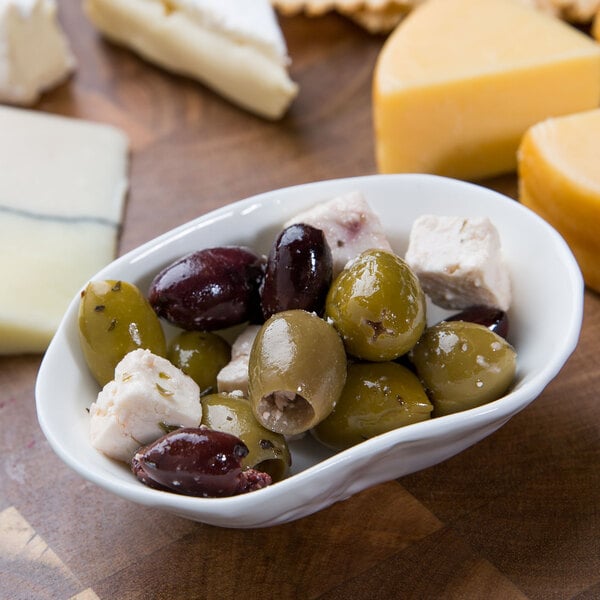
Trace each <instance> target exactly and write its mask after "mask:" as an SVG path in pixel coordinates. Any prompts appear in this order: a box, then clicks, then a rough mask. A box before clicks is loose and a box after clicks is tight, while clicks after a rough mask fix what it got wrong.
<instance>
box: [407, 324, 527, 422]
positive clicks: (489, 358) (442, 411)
mask: <svg viewBox="0 0 600 600" xmlns="http://www.w3.org/2000/svg"><path fill="white" fill-rule="evenodd" d="M410 359H411V361H412V362H413V364H414V365H415V367H416V369H417V373H418V376H419V378H420V379H421V381H422V382H423V385H424V386H425V389H426V390H427V393H428V395H429V397H430V398H431V401H432V402H433V405H434V416H441V415H447V414H450V413H455V412H459V411H462V410H466V409H468V408H473V407H475V406H480V405H482V404H486V403H487V402H491V401H492V400H497V399H498V398H500V397H501V396H502V395H503V394H504V393H505V392H506V390H507V389H508V388H509V386H510V385H511V383H512V381H513V379H514V377H515V371H516V352H515V350H514V348H513V347H512V346H511V345H510V344H509V343H508V342H507V341H506V340H505V339H504V338H501V337H500V336H499V335H497V334H496V333H494V332H493V331H490V330H489V329H488V328H487V327H485V326H484V325H479V324H477V323H468V322H466V321H442V322H441V323H438V324H437V325H434V326H433V327H429V328H428V329H427V330H426V331H425V333H424V334H423V336H422V338H421V339H420V340H419V343H418V344H417V345H416V346H415V347H414V348H413V350H411V352H410Z"/></svg>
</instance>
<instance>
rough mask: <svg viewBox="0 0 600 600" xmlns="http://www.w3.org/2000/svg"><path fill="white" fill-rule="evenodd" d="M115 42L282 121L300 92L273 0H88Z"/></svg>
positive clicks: (97, 21) (91, 11) (88, 7)
mask: <svg viewBox="0 0 600 600" xmlns="http://www.w3.org/2000/svg"><path fill="white" fill-rule="evenodd" d="M84 6H85V9H86V13H87V15H88V17H89V18H90V20H91V21H92V23H94V25H95V26H96V27H97V28H98V29H99V30H100V31H101V32H102V33H103V34H104V35H105V36H106V37H107V38H109V39H110V40H112V41H114V42H116V43H118V44H121V45H123V46H126V47H128V48H130V49H131V50H133V51H135V52H136V53H137V54H139V55H140V56H142V57H143V58H145V59H146V60H148V61H150V62H153V63H155V64H157V65H159V66H161V67H163V68H165V69H168V70H170V71H172V72H174V73H178V74H181V75H185V76H187V77H191V78H194V79H197V80H199V81H201V82H202V83H204V84H205V85H207V86H208V87H210V88H212V89H213V90H215V91H216V92H218V93H219V94H221V95H222V96H224V97H225V98H227V99H229V100H230V101H231V102H233V103H235V104H237V105H239V106H241V107H243V108H244V109H246V110H249V111H251V112H254V113H256V114H258V115H260V116H262V117H265V118H270V119H278V118H280V117H281V116H283V114H284V113H285V112H286V110H287V109H288V107H289V105H290V103H291V102H292V100H293V99H294V97H295V96H296V94H297V91H298V86H297V85H296V84H295V83H294V82H293V81H292V80H291V79H290V77H289V74H288V71H287V67H288V64H289V58H288V55H287V47H286V44H285V40H284V38H283V34H282V33H281V29H280V28H279V24H278V22H277V17H276V15H275V12H274V10H273V8H272V7H271V5H270V3H269V1H268V0H85V5H84Z"/></svg>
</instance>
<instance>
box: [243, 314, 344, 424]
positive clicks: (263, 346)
mask: <svg viewBox="0 0 600 600" xmlns="http://www.w3.org/2000/svg"><path fill="white" fill-rule="evenodd" d="M248 377H249V379H248V384H249V397H250V403H251V404H252V408H253V410H254V415H255V416H256V418H257V419H258V421H259V422H260V423H262V425H264V426H265V427H266V428H267V429H270V430H272V431H276V432H278V433H282V434H285V435H295V434H298V433H302V432H304V431H308V430H309V429H310V428H311V427H314V426H315V425H316V424H317V423H319V422H320V421H322V420H323V419H324V418H325V417H326V416H327V415H328V414H329V413H330V412H331V411H332V409H333V406H334V405H335V403H336V402H337V399H338V398H339V395H340V393H341V391H342V388H343V386H344V383H345V381H346V354H345V352H344V345H343V343H342V340H341V339H340V336H339V335H338V334H337V332H336V331H335V329H334V328H333V327H332V326H331V325H330V324H329V323H327V322H326V321H324V320H323V319H321V318H319V317H318V316H317V315H315V314H314V313H309V312H306V311H304V310H289V311H283V312H280V313H276V314H275V315H273V316H272V317H271V318H269V320H268V321H267V322H266V323H265V324H264V325H263V326H262V327H261V329H260V330H259V332H258V334H257V336H256V339H255V340H254V344H253V346H252V350H251V352H250V362H249V369H248Z"/></svg>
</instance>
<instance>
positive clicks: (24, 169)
mask: <svg viewBox="0 0 600 600" xmlns="http://www.w3.org/2000/svg"><path fill="white" fill-rule="evenodd" d="M0 131H1V132H2V135H1V136H0V173H1V174H2V176H1V177H0V273H2V280H3V292H2V294H0V354H16V353H31V352H33V353H35V352H41V351H43V350H44V349H45V348H46V346H47V345H48V342H49V341H50V339H51V337H52V335H53V334H54V332H55V330H56V328H57V326H58V324H59V322H60V320H61V318H62V315H63V313H64V312H65V310H66V309H67V307H68V304H69V301H70V300H71V299H72V298H73V297H74V296H75V295H76V294H77V292H78V291H79V289H80V288H81V287H83V286H84V285H85V283H86V282H87V279H88V278H89V277H92V276H93V275H94V274H95V273H96V272H97V271H98V270H100V269H101V268H102V267H103V266H105V265H106V264H107V263H109V262H110V261H111V260H112V259H113V258H114V256H115V253H116V244H117V239H118V238H117V236H118V232H119V227H120V223H121V218H122V209H123V202H124V198H125V193H126V189H127V152H128V141H127V139H126V138H125V136H124V134H123V133H121V132H120V131H119V130H117V129H114V128H112V127H109V126H106V125H100V124H95V123H89V122H84V121H79V120H75V119H68V118H66V117H58V116H50V115H45V114H42V113H38V112H34V111H29V110H24V109H18V108H8V107H0Z"/></svg>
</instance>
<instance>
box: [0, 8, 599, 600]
mask: <svg viewBox="0 0 600 600" xmlns="http://www.w3.org/2000/svg"><path fill="white" fill-rule="evenodd" d="M59 8H60V19H61V21H62V23H63V25H64V27H65V29H66V31H67V33H68V35H69V38H70V41H71V44H72V47H73V50H74V53H75V54H76V56H77V59H78V62H79V68H78V71H77V74H76V75H75V77H74V78H73V79H72V80H71V81H70V82H68V83H67V84H65V85H63V86H61V87H60V88H58V89H56V90H54V91H52V92H51V93H48V94H47V95H46V96H45V97H44V98H43V100H42V101H41V102H40V103H39V104H38V105H37V106H36V107H35V108H36V109H38V110H41V111H46V112H50V113H60V114H65V115H71V116H77V117H83V118H88V119H93V120H97V121H100V122H106V123H112V124H115V125H118V126H119V127H121V128H123V129H124V130H125V131H126V132H127V134H128V135H129V137H130V139H131V144H132V153H131V167H130V183H131V190H130V194H129V198H128V204H127V210H126V215H125V222H124V229H123V234H122V239H121V246H120V252H125V251H127V250H130V249H132V248H134V247H135V246H137V245H138V244H140V243H142V242H145V241H147V240H149V239H151V238H153V237H154V236H156V235H158V234H160V233H162V232H165V231H167V230H168V229H170V228H172V227H174V226H176V225H179V224H181V223H184V222H185V221H187V220H189V219H192V218H194V217H196V216H198V215H201V214H203V213H205V212H207V211H209V210H211V209H214V208H216V207H219V206H222V205H223V204H225V203H228V202H230V201H234V200H239V199H241V198H244V197H246V196H249V195H252V194H254V193H257V192H262V191H266V190H269V189H273V188H277V187H281V186H287V185H291V184H297V183H303V182H308V181H313V180H320V179H328V178H334V177H340V176H352V175H363V174H372V173H374V172H375V164H374V158H373V135H372V123H371V110H370V86H371V76H372V71H373V66H374V63H375V60H376V57H377V54H378V51H379V49H380V47H381V44H382V42H383V38H381V37H374V36H370V35H369V34H367V33H365V32H364V31H363V30H361V29H359V28H358V27H356V26H355V25H353V24H351V23H350V22H348V21H346V20H344V19H343V18H341V17H338V16H328V17H325V18H322V19H319V20H314V21H309V20H306V19H304V18H300V17H294V18H286V19H282V26H283V29H284V32H285V35H286V37H287V41H288V46H289V51H290V54H291V56H292V58H293V66H292V68H291V72H292V76H293V78H294V79H295V80H296V81H297V82H298V83H299V84H300V88H301V91H300V94H299V96H298V98H297V101H296V102H295V104H294V106H293V108H292V110H291V111H290V113H289V115H288V116H287V117H286V118H285V119H283V120H282V121H281V122H277V123H270V122H265V121H263V120H261V119H259V118H256V117H253V116H251V115H249V114H247V113H245V112H243V111H241V110H239V109H237V108H235V107H233V106H231V105H229V104H227V103H226V102H225V101H223V100H222V99H221V98H219V97H218V96H216V95H215V94H213V93H212V92H210V91H209V90H207V89H205V88H203V87H202V86H200V85H198V84H196V83H193V82H190V81H187V80H184V79H182V78H178V77H173V76H170V75H169V74H167V73H165V72H162V71H160V70H158V69H156V68H154V67H152V66H150V65H148V64H146V63H144V62H142V61H141V60H139V59H138V58H136V57H135V56H133V55H132V54H131V53H129V52H127V51H125V50H123V49H120V48H117V47H115V46H113V45H111V44H108V43H106V42H105V41H103V40H102V39H101V38H99V36H98V35H97V34H96V33H95V32H94V30H93V29H92V27H91V26H90V25H89V24H88V23H87V21H86V20H85V18H84V16H83V15H82V12H81V8H80V3H79V2H77V1H76V0H62V1H61V3H60V5H59ZM487 184H488V185H490V186H492V187H494V188H496V189H499V190H501V191H504V192H506V193H508V194H511V195H514V193H515V180H514V178H513V177H506V178H502V179H498V180H495V181H493V182H487ZM524 260H526V257H524ZM552 326H553V323H548V327H552ZM599 331H600V297H599V296H598V295H597V294H594V293H592V292H589V291H587V292H586V295H585V315H584V323H583V330H582V334H581V339H580V343H579V346H578V349H577V350H576V351H575V353H574V355H573V356H572V358H571V359H570V360H569V362H568V363H567V365H566V366H565V367H564V369H563V370H562V372H561V373H560V374H559V376H558V377H557V378H556V379H555V380H554V381H553V382H552V383H551V384H550V385H549V386H548V388H547V389H546V390H545V392H544V393H543V394H542V395H541V396H540V397H539V398H538V399H537V400H536V401H535V402H534V403H533V404H531V405H530V406H529V407H528V408H527V409H526V410H524V411H522V412H521V413H520V414H518V415H517V416H516V417H514V418H513V419H512V420H511V421H510V422H509V423H508V424H506V425H505V426H504V427H503V428H502V429H500V430H499V431H498V432H496V433H495V434H493V435H492V436H490V437H489V438H487V439H486V440H484V441H482V442H480V443H479V444H477V445H476V446H475V447H472V448H471V449H469V450H467V451H465V452H463V453H462V454H460V455H458V456H456V457H454V458H452V459H451V460H448V461H446V462H444V463H442V464H440V465H437V466H435V467H432V468H429V469H427V470H425V471H423V472H420V473H416V474H414V475H411V476H407V477H403V478H402V479H401V480H398V481H392V482H390V483H387V484H383V485H379V486H377V487H375V488H372V489H369V490H367V491H365V492H363V493H361V494H359V495H357V496H355V497H353V498H351V499H349V500H347V501H345V502H342V503H339V504H336V505H334V506H332V507H330V508H328V509H326V510H324V511H322V512H320V513H318V514H315V515H312V516H310V517H307V518H305V519H302V520H300V521H296V522H293V523H289V524H286V525H282V526H278V527H273V528H268V529H258V530H228V529H220V528H216V527H212V526H208V525H203V524H200V523H195V522H192V521H187V520H184V519H181V518H178V517H174V516H170V515H167V514H164V513H162V512H159V511H157V510H152V509H147V508H142V507H139V506H137V505H134V504H132V503H129V502H127V501H124V500H121V499H118V498H116V497H114V496H112V495H111V494H109V493H107V492H104V491H103V490H101V489H99V488H97V487H95V486H94V485H92V484H89V483H86V482H85V481H84V480H83V479H81V478H80V477H79V476H78V475H76V474H74V473H73V472H72V471H70V470H69V469H68V468H67V467H66V466H65V465H64V464H63V463H62V462H61V461H60V460H59V459H58V458H57V456H55V455H54V454H53V452H52V451H51V450H50V448H49V445H48V443H47V442H46V441H45V438H44V436H43V434H42V432H41V430H40V428H39V426H38V423H37V419H36V413H35V402H34V384H35V378H36V373H37V369H38V367H39V364H40V360H41V357H39V356H18V357H3V358H0V419H1V425H2V426H1V429H0V456H1V457H2V458H1V467H0V598H2V599H5V598H10V599H17V598H18V599H27V600H30V599H36V598H49V599H54V600H56V599H58V600H60V599H66V598H71V597H76V598H78V599H86V600H89V599H94V598H102V599H103V600H104V599H111V600H112V599H120V598H126V599H140V600H142V599H144V600H145V599H149V598H211V599H212V598H214V599H222V598H237V597H241V598H245V599H249V600H252V599H253V598H260V599H265V598H281V599H285V598H324V599H328V600H333V599H338V598H339V599H347V598H352V599H371V598H394V599H396V598H403V599H405V598H416V599H429V598H432V599H437V598H498V599H502V600H507V599H517V598H532V599H533V598H539V599H543V600H548V599H562V598H577V599H579V600H584V599H592V598H600V468H599V465H600V398H599V397H598V390H599V389H600V336H599V335H598V333H599ZM41 473H43V476H40V474H41ZM48 482H51V483H48Z"/></svg>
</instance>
